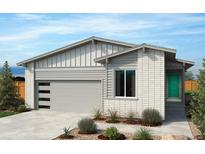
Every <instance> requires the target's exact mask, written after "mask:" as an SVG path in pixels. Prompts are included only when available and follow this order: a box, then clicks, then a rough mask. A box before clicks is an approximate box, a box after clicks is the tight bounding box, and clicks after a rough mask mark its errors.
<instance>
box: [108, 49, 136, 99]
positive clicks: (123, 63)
mask: <svg viewBox="0 0 205 154" xmlns="http://www.w3.org/2000/svg"><path fill="white" fill-rule="evenodd" d="M126 68H127V69H136V68H137V52H136V51H133V52H130V53H128V54H125V55H122V56H119V57H116V58H113V59H111V60H110V62H109V64H108V70H107V71H108V74H107V77H108V78H107V79H108V84H107V93H108V98H112V97H114V96H113V92H114V89H113V88H114V83H113V82H114V70H116V69H126ZM136 73H137V71H136Z"/></svg>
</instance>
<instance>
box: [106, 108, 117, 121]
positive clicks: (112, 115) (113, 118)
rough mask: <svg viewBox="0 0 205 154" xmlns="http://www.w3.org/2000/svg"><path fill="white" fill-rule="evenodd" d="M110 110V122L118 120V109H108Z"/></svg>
mask: <svg viewBox="0 0 205 154" xmlns="http://www.w3.org/2000/svg"><path fill="white" fill-rule="evenodd" d="M108 111H109V114H110V119H109V120H110V122H113V123H115V122H118V114H117V111H112V110H108Z"/></svg>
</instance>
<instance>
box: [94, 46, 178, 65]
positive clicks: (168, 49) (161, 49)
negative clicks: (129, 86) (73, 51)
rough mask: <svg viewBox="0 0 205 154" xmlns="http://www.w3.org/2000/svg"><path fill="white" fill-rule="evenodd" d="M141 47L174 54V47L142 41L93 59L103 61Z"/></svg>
mask: <svg viewBox="0 0 205 154" xmlns="http://www.w3.org/2000/svg"><path fill="white" fill-rule="evenodd" d="M143 48H150V49H155V50H160V51H164V52H169V53H173V54H174V55H175V54H176V49H172V48H165V47H160V46H155V45H151V44H146V43H143V44H141V45H139V46H136V47H133V48H131V49H127V50H124V51H121V52H115V53H113V54H110V55H106V56H102V57H99V58H95V59H94V60H95V62H100V61H103V60H105V59H109V58H112V57H116V56H119V55H123V54H126V53H128V52H131V51H135V50H139V49H143Z"/></svg>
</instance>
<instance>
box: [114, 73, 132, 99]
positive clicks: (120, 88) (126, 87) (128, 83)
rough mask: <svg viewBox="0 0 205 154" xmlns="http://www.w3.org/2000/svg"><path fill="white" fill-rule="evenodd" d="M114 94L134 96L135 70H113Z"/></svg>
mask: <svg viewBox="0 0 205 154" xmlns="http://www.w3.org/2000/svg"><path fill="white" fill-rule="evenodd" d="M115 96H122V97H125V96H126V97H135V71H134V70H119V71H115Z"/></svg>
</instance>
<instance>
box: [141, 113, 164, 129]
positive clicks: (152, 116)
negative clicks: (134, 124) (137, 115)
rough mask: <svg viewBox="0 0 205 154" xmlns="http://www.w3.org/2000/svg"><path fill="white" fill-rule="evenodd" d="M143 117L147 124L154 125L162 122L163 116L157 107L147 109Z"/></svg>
mask: <svg viewBox="0 0 205 154" xmlns="http://www.w3.org/2000/svg"><path fill="white" fill-rule="evenodd" d="M142 119H143V122H144V123H145V125H150V126H154V125H160V124H161V123H162V116H161V115H160V113H159V111H157V110H155V109H145V110H144V111H143V113H142Z"/></svg>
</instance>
